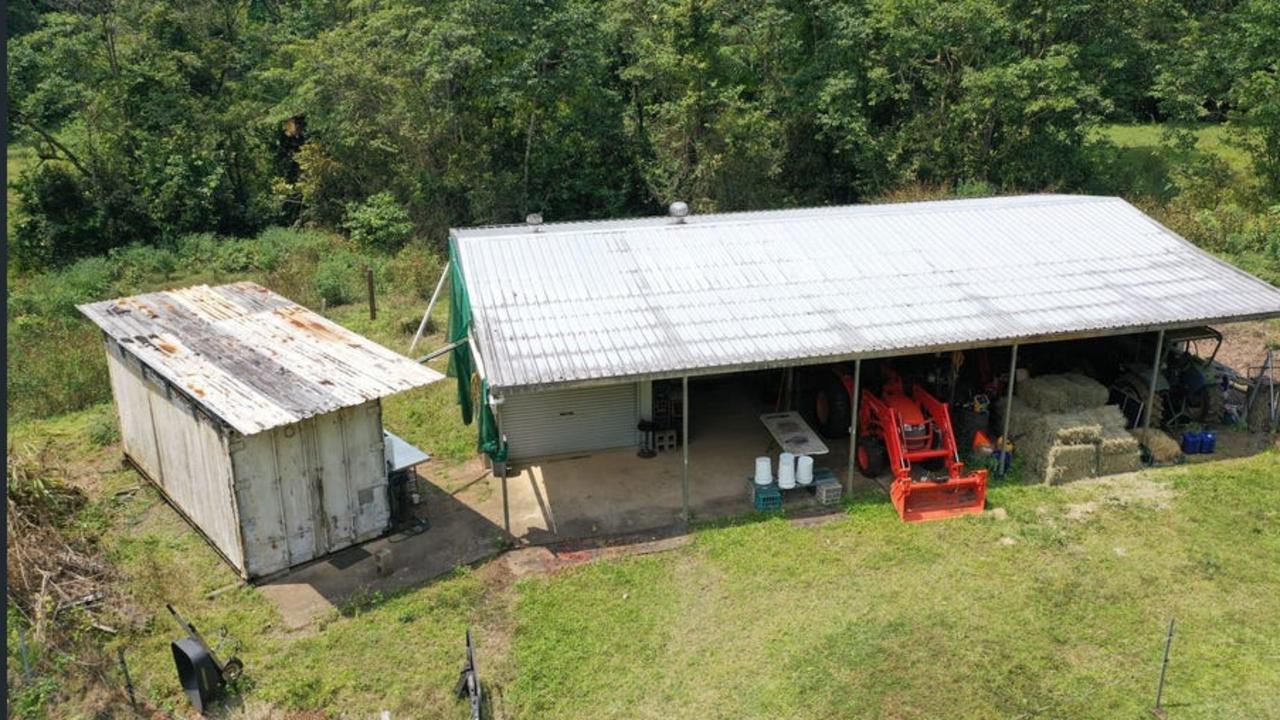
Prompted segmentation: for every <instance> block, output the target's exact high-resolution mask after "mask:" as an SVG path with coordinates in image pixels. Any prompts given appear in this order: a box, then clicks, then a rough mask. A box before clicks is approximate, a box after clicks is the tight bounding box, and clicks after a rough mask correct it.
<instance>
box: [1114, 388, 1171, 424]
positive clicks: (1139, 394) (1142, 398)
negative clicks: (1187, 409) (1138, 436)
mask: <svg viewBox="0 0 1280 720" xmlns="http://www.w3.org/2000/svg"><path fill="white" fill-rule="evenodd" d="M1124 387H1125V389H1126V392H1125V393H1124V395H1128V396H1131V397H1134V398H1137V401H1138V402H1139V403H1146V401H1147V390H1148V388H1147V387H1146V386H1145V385H1139V384H1137V383H1132V382H1131V383H1128V384H1126V385H1125V386H1124ZM1168 406H1169V396H1168V394H1167V393H1163V392H1159V391H1156V394H1155V397H1154V398H1153V400H1152V403H1151V427H1154V428H1159V427H1164V424H1165V421H1166V420H1168V418H1169V414H1168V413H1169V411H1168ZM1125 415H1126V416H1129V415H1130V414H1129V413H1127V412H1126V413H1125ZM1128 420H1129V426H1130V427H1134V428H1140V427H1142V414H1141V413H1134V416H1132V417H1128Z"/></svg>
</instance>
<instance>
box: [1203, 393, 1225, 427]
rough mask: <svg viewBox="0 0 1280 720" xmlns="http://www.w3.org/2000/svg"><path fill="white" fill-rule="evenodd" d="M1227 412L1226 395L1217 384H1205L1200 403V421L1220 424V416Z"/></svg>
mask: <svg viewBox="0 0 1280 720" xmlns="http://www.w3.org/2000/svg"><path fill="white" fill-rule="evenodd" d="M1226 412H1227V396H1226V393H1224V392H1222V388H1221V387H1220V386H1219V385H1218V384H1217V383H1213V384H1212V385H1206V386H1205V388H1204V400H1203V401H1202V403H1201V413H1200V418H1199V420H1200V422H1201V423H1204V424H1205V425H1221V424H1222V416H1223V415H1225V414H1226Z"/></svg>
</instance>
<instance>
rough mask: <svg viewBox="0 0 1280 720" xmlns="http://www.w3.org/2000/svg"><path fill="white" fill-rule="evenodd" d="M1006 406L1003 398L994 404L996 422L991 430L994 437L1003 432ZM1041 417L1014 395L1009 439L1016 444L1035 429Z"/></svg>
mask: <svg viewBox="0 0 1280 720" xmlns="http://www.w3.org/2000/svg"><path fill="white" fill-rule="evenodd" d="M1007 404H1008V403H1007V402H1006V399H1005V398H1003V397H1002V398H1000V399H999V400H997V401H996V402H995V414H996V417H997V418H998V421H997V422H996V423H994V424H993V425H992V429H993V430H995V434H996V435H999V434H1000V433H1001V432H1002V431H1003V430H1004V418H1005V412H1006V407H1005V406H1006V405H1007ZM1041 415H1042V413H1040V412H1039V411H1037V410H1033V409H1032V408H1031V406H1030V405H1028V404H1026V403H1025V402H1023V401H1022V400H1020V399H1018V396H1017V395H1015V396H1014V397H1013V415H1012V417H1010V418H1009V438H1010V439H1011V440H1013V441H1014V442H1015V443H1016V442H1017V441H1018V439H1019V438H1022V437H1024V436H1025V435H1026V434H1027V433H1028V432H1030V431H1031V430H1032V429H1033V428H1034V427H1035V425H1036V422H1037V421H1038V420H1039V419H1040V416H1041Z"/></svg>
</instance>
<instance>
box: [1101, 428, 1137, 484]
mask: <svg viewBox="0 0 1280 720" xmlns="http://www.w3.org/2000/svg"><path fill="white" fill-rule="evenodd" d="M1141 469H1142V448H1141V446H1140V445H1139V444H1138V440H1137V439H1136V438H1134V437H1133V436H1132V435H1130V434H1129V432H1128V431H1127V430H1125V429H1124V428H1123V427H1121V428H1119V429H1117V428H1114V427H1104V428H1103V430H1102V440H1101V441H1100V442H1099V443H1098V474H1099V475H1118V474H1120V473H1127V472H1136V471H1138V470H1141Z"/></svg>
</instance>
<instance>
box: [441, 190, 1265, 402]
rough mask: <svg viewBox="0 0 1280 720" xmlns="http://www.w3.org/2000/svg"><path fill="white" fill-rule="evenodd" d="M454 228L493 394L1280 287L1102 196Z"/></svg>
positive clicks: (1171, 317)
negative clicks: (679, 219) (677, 218)
mask: <svg viewBox="0 0 1280 720" xmlns="http://www.w3.org/2000/svg"><path fill="white" fill-rule="evenodd" d="M452 235H453V238H454V241H455V243H456V246H457V254H458V258H459V260H460V262H461V264H462V271H463V275H464V278H465V280H466V284H467V290H468V294H469V296H470V300H471V304H472V311H473V316H474V318H475V336H476V343H477V345H478V346H479V347H478V350H479V352H480V353H481V356H482V360H483V363H484V366H485V369H486V372H487V373H488V379H489V383H490V387H491V388H493V389H494V390H495V391H497V392H499V393H501V392H502V391H504V390H506V391H518V390H521V389H537V388H543V387H551V386H572V385H588V384H593V383H605V382H616V381H621V380H624V379H637V378H646V377H648V378H658V377H675V376H679V375H683V374H705V373H710V372H722V371H734V370H745V369H752V368H760V367H776V366H780V365H791V364H803V363H816V362H824V361H835V360H845V359H852V358H855V357H875V356H885V355H894V354H906V353H910V352H927V351H932V350H943V349H953V348H960V347H967V346H975V345H983V344H985V345H996V344H1003V343H1008V342H1012V341H1026V342H1032V341H1037V340H1049V339H1054V338H1062V337H1082V336H1088V335H1103V334H1114V333H1119V332H1137V331H1140V330H1147V329H1154V328H1157V327H1177V326H1183V325H1191V324H1205V323H1213V322H1227V321H1233V320H1242V319H1249V318H1261V317H1273V316H1278V315H1280V289H1277V288H1275V287H1273V286H1271V285H1269V284H1267V283H1265V282H1263V281H1261V280H1259V279H1257V278H1254V277H1252V276H1251V275H1248V274H1247V273H1245V272H1243V271H1241V270H1239V269H1237V268H1235V267H1233V266H1231V265H1228V264H1227V263H1225V262H1222V261H1220V260H1218V259H1216V258H1214V257H1212V256H1210V255H1208V254H1207V253H1205V252H1203V251H1202V250H1200V249H1198V248H1196V247H1195V246H1193V245H1192V244H1190V243H1189V242H1187V241H1186V240H1184V239H1182V238H1180V237H1178V236H1177V235H1176V234H1175V233H1173V232H1171V231H1170V230H1168V229H1167V228H1165V227H1163V226H1161V225H1160V224H1159V223H1157V222H1156V221H1155V220H1153V219H1151V218H1150V217H1148V216H1147V215H1145V214H1143V213H1142V212H1141V211H1140V210H1138V209H1137V208H1135V207H1133V206H1132V205H1130V204H1129V203H1127V202H1125V201H1124V200H1121V199H1119V198H1111V197H1086V196H1070V195H1030V196H1018V197H1000V198H984V199H976V200H947V201H937V202H920V203H899V204H887V205H855V206H844V207H825V208H809V209H799V210H781V211H768V212H747V213H727V214H718V215H693V216H690V217H687V218H685V219H684V221H683V222H680V221H677V220H676V219H675V218H670V217H655V218H641V219H635V220H607V221H599V222H572V223H561V224H547V225H540V226H534V227H531V226H525V225H520V226H506V227H485V228H472V229H458V230H454V231H453V233H452Z"/></svg>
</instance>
